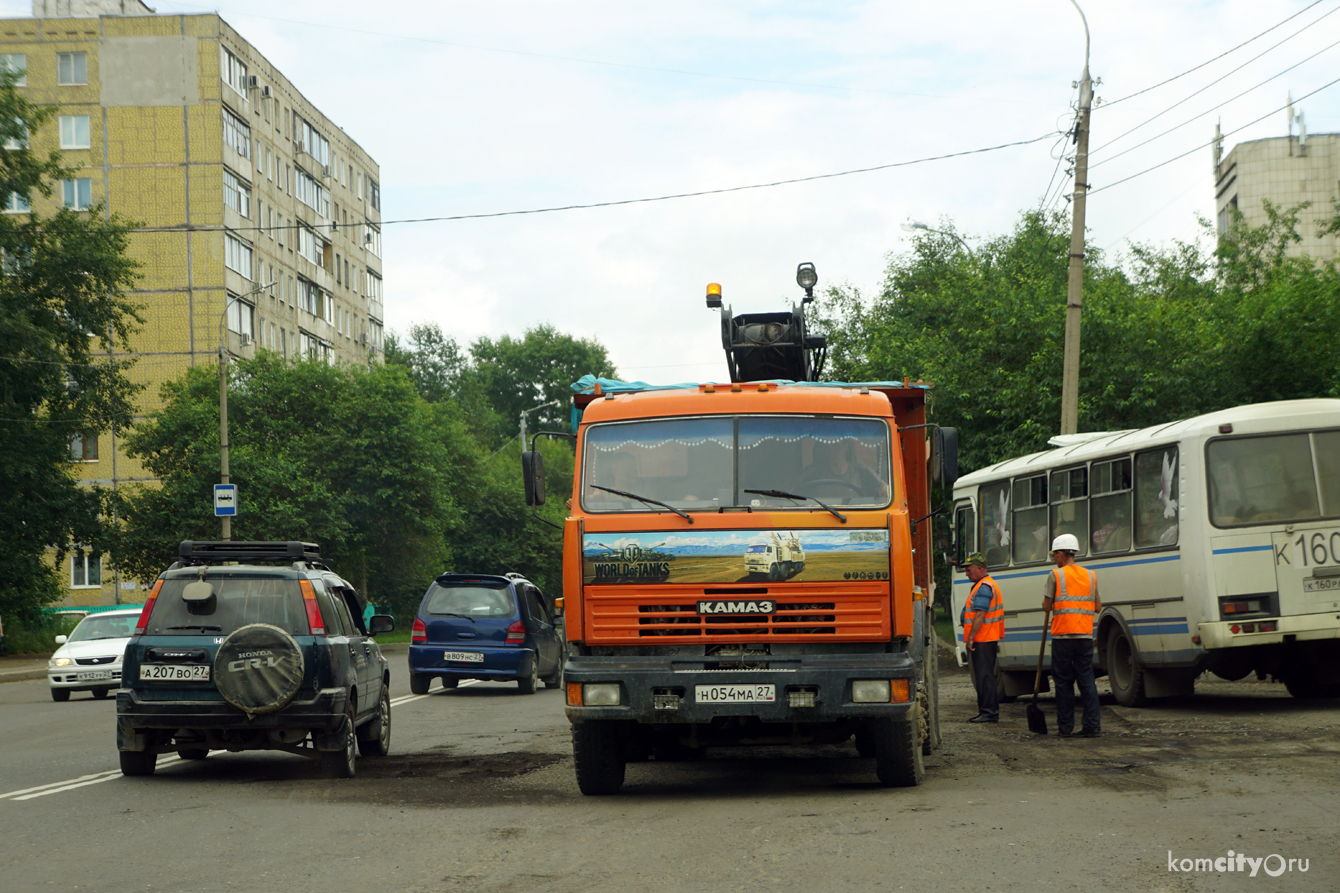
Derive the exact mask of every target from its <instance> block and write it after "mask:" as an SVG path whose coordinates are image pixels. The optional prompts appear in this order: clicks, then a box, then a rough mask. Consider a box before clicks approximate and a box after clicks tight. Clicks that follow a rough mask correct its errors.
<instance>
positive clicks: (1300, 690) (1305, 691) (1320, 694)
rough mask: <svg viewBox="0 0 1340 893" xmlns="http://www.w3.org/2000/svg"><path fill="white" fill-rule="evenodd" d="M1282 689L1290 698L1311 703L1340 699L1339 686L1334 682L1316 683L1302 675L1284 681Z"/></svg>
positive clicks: (1314, 680)
mask: <svg viewBox="0 0 1340 893" xmlns="http://www.w3.org/2000/svg"><path fill="white" fill-rule="evenodd" d="M1284 687H1285V688H1286V689H1288V690H1289V694H1290V695H1291V696H1292V697H1295V698H1298V699H1299V700H1304V701H1312V700H1316V699H1318V698H1340V685H1337V684H1336V683H1334V682H1329V683H1328V682H1318V681H1317V680H1316V679H1310V678H1307V677H1306V676H1303V675H1302V674H1299V675H1298V676H1295V677H1293V678H1286V679H1285V680H1284Z"/></svg>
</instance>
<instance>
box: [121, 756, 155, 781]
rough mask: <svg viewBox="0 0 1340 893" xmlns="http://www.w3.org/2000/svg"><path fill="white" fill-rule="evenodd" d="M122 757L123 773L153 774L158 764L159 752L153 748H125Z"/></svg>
mask: <svg viewBox="0 0 1340 893" xmlns="http://www.w3.org/2000/svg"><path fill="white" fill-rule="evenodd" d="M120 757H121V774H122V775H153V774H154V767H156V766H157V765H158V754H156V753H154V752H153V751H152V750H123V751H121V753H120Z"/></svg>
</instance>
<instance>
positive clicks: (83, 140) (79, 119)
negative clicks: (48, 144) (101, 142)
mask: <svg viewBox="0 0 1340 893" xmlns="http://www.w3.org/2000/svg"><path fill="white" fill-rule="evenodd" d="M89 145H90V144H89V140H88V115H61V116H60V147H61V148H62V149H87V148H89Z"/></svg>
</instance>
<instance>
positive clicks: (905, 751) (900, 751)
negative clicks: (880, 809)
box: [870, 705, 926, 788]
mask: <svg viewBox="0 0 1340 893" xmlns="http://www.w3.org/2000/svg"><path fill="white" fill-rule="evenodd" d="M920 710H921V707H920V706H919V705H915V706H913V707H912V711H911V713H910V714H909V715H908V717H907V718H906V719H898V720H895V719H875V720H871V721H870V732H871V737H872V738H873V739H874V742H875V777H877V778H878V779H879V783H880V784H882V785H884V786H885V787H894V788H910V787H915V786H916V785H919V784H921V782H922V779H924V778H925V777H926V758H925V757H924V756H922V753H921V742H920V741H919V740H917V739H918V737H919V734H920V727H921V718H920V717H919V716H917V715H916V714H917V713H918V712H919V711H920Z"/></svg>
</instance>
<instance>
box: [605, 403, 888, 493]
mask: <svg viewBox="0 0 1340 893" xmlns="http://www.w3.org/2000/svg"><path fill="white" fill-rule="evenodd" d="M889 463H890V453H889V426H888V424H887V423H886V422H885V421H884V420H883V419H871V418H834V417H823V418H820V417H814V416H734V417H733V416H707V417H698V418H676V419H655V420H648V421H639V422H608V423H604V424H600V425H592V426H591V427H590V428H589V429H588V430H587V432H586V449H585V457H584V460H583V468H582V481H583V486H582V507H583V508H584V509H585V510H586V511H589V512H663V511H665V509H662V508H659V507H657V506H649V505H646V504H645V503H640V502H636V501H634V500H630V499H625V498H623V497H620V496H616V495H614V494H612V493H607V492H604V491H602V490H598V489H596V488H595V487H594V486H592V485H598V486H601V487H610V488H612V489H615V490H623V491H625V492H628V493H635V494H637V495H639V496H645V497H648V498H651V499H656V500H659V501H661V502H664V503H668V504H669V505H672V506H674V507H675V508H678V509H681V510H683V511H687V512H693V511H716V510H717V509H719V508H722V507H736V506H754V507H760V506H766V507H768V509H769V510H777V509H794V510H797V511H813V510H815V509H816V508H817V506H816V505H815V504H814V503H812V502H797V501H795V500H791V499H783V498H778V497H770V496H762V495H759V494H751V493H746V492H745V491H746V490H779V491H786V492H789V493H793V494H796V495H798V496H805V497H818V498H819V499H821V500H823V501H824V502H825V503H828V504H837V505H844V506H861V507H871V508H874V507H883V506H886V505H888V504H889V502H890V500H891V497H892V487H891V485H890V481H891V479H892V477H891V474H890V469H889Z"/></svg>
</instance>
